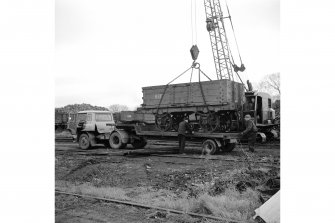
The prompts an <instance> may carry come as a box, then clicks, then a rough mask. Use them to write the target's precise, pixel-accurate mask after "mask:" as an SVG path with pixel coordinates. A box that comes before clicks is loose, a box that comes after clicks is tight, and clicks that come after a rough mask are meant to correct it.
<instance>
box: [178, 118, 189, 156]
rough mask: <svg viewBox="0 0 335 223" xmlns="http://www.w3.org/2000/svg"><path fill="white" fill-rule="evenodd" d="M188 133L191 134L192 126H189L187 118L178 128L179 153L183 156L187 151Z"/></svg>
mask: <svg viewBox="0 0 335 223" xmlns="http://www.w3.org/2000/svg"><path fill="white" fill-rule="evenodd" d="M186 131H189V132H190V133H191V126H190V124H188V119H187V117H184V120H183V121H181V122H180V123H179V126H178V141H179V153H180V154H183V153H184V149H185V141H186Z"/></svg>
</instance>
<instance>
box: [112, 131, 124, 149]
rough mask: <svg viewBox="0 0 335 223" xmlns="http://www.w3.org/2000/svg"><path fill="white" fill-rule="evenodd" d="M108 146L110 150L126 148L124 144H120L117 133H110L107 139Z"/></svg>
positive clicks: (120, 140) (119, 137)
mask: <svg viewBox="0 0 335 223" xmlns="http://www.w3.org/2000/svg"><path fill="white" fill-rule="evenodd" d="M109 145H110V146H111V147H112V149H123V148H125V147H126V146H127V144H126V143H123V142H122V138H121V135H120V133H118V132H113V133H112V135H111V136H110V138H109Z"/></svg>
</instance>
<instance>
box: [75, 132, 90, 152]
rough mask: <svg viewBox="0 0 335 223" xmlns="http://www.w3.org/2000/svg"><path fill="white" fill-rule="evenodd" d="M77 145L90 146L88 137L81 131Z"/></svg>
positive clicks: (81, 147)
mask: <svg viewBox="0 0 335 223" xmlns="http://www.w3.org/2000/svg"><path fill="white" fill-rule="evenodd" d="M78 142H79V147H80V149H85V150H86V149H88V148H90V147H91V144H90V139H89V137H88V135H87V134H85V133H83V134H81V135H80V137H79V141H78Z"/></svg>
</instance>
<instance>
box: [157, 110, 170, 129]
mask: <svg viewBox="0 0 335 223" xmlns="http://www.w3.org/2000/svg"><path fill="white" fill-rule="evenodd" d="M155 123H156V126H157V128H159V129H160V130H161V131H164V132H166V131H168V130H169V129H170V128H171V127H172V117H171V115H170V114H169V113H163V114H161V115H159V114H157V115H155Z"/></svg>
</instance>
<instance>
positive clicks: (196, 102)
mask: <svg viewBox="0 0 335 223" xmlns="http://www.w3.org/2000/svg"><path fill="white" fill-rule="evenodd" d="M142 92H143V104H142V106H141V108H139V109H138V113H142V114H153V115H154V116H155V123H156V125H157V127H158V128H159V129H160V130H162V131H176V130H177V128H178V124H179V122H180V121H182V120H183V118H184V117H187V118H188V119H189V121H190V124H191V125H192V126H193V127H194V130H195V131H204V132H230V131H234V130H236V131H237V130H238V129H239V122H240V115H241V114H240V111H241V110H242V106H243V104H244V103H245V95H244V88H243V84H241V83H238V82H235V81H231V80H228V79H222V80H213V81H202V82H193V83H182V84H172V85H159V86H151V87H143V88H142Z"/></svg>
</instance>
